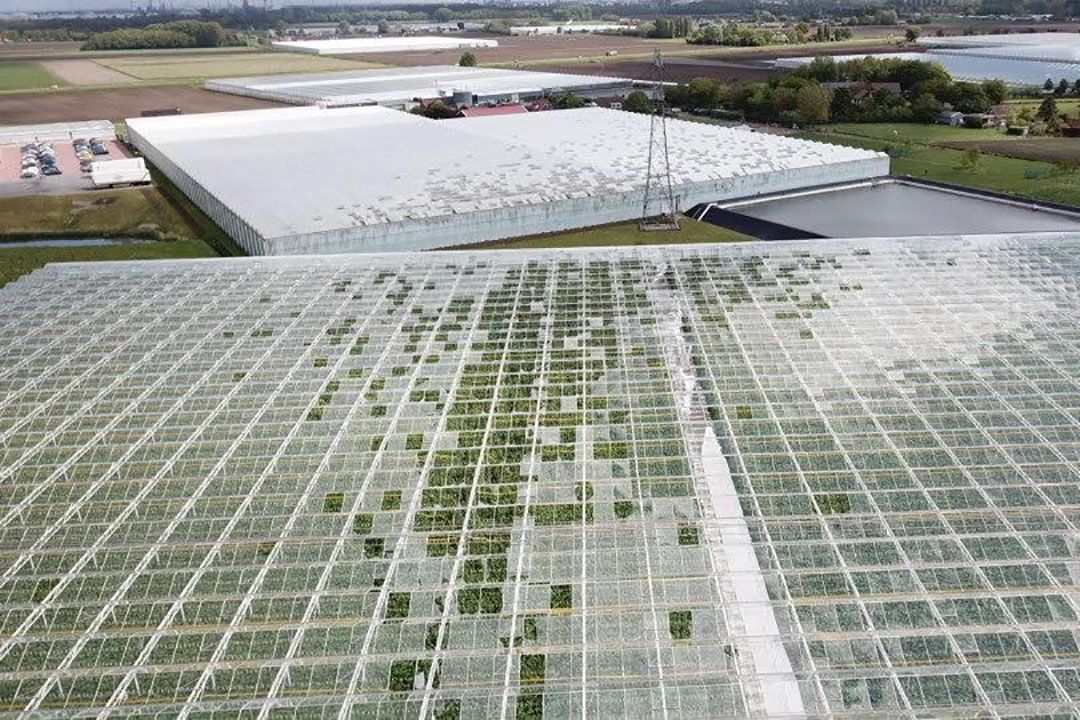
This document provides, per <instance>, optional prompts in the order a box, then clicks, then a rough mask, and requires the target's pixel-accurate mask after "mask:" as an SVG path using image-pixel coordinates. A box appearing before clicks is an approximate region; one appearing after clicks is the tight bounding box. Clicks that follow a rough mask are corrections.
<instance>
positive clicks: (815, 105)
mask: <svg viewBox="0 0 1080 720" xmlns="http://www.w3.org/2000/svg"><path fill="white" fill-rule="evenodd" d="M831 103H832V95H831V94H830V93H829V89H828V88H826V87H823V86H821V85H819V84H817V83H813V84H810V85H804V86H803V87H801V88H800V89H799V92H798V94H797V95H796V96H795V109H796V110H797V111H798V112H799V116H800V117H801V118H802V121H803V122H804V123H808V124H811V125H812V124H815V123H823V122H827V121H828V119H829V105H830V104H831Z"/></svg>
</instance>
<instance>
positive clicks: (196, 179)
mask: <svg viewBox="0 0 1080 720" xmlns="http://www.w3.org/2000/svg"><path fill="white" fill-rule="evenodd" d="M649 125H650V118H649V117H648V116H646V115H637V114H633V113H628V112H621V111H617V110H605V109H601V108H584V109H580V110H564V111H555V112H540V113H527V114H520V115H504V116H498V117H484V118H468V119H458V120H442V121H436V120H428V119H425V118H423V117H419V116H416V115H411V114H408V113H403V112H398V111H395V110H389V109H386V108H382V107H349V108H336V109H326V108H320V107H317V106H314V107H295V108H282V109H273V110H252V111H245V112H234V113H212V114H203V115H189V116H176V117H158V118H133V119H131V120H128V132H129V138H130V140H131V142H133V143H134V145H135V147H136V148H138V149H139V151H141V152H142V153H143V154H144V155H145V156H146V158H147V159H148V160H150V161H151V162H152V163H153V164H155V165H156V166H157V167H158V168H160V169H161V170H162V171H163V172H164V173H165V174H166V175H167V176H168V177H169V178H171V179H172V180H173V182H175V183H176V184H177V185H178V186H179V187H180V188H181V189H182V190H183V191H184V192H185V193H186V194H187V195H188V196H189V197H190V198H191V199H192V201H194V202H195V203H196V204H197V205H198V206H199V207H200V208H202V209H203V210H204V211H205V212H206V213H207V214H208V215H209V216H210V217H211V218H213V219H214V220H215V221H216V222H217V223H218V224H219V225H220V226H221V227H222V228H223V229H224V230H225V232H227V233H228V234H229V236H230V237H232V238H234V239H235V240H236V241H237V242H238V243H239V244H240V245H241V246H242V247H244V248H245V249H246V250H247V251H248V252H250V253H252V254H255V255H294V254H304V253H341V252H379V251H388V250H421V249H428V248H436V247H446V246H453V245H458V244H464V243H474V242H481V241H487V240H497V239H502V238H508V237H519V236H526V235H534V234H538V233H546V232H554V231H560V230H569V229H574V228H581V227H588V226H592V225H599V224H603V223H610V222H617V221H624V220H629V219H633V218H635V217H637V216H638V215H639V214H640V212H641V206H642V198H643V191H644V186H645V180H646V175H647V166H648V160H647V148H648V141H649ZM668 135H669V145H670V157H671V170H672V180H673V185H674V188H675V193H676V195H677V200H678V203H679V206H680V207H682V208H689V207H691V206H693V205H696V204H698V203H701V202H707V201H718V200H724V199H731V198H738V197H748V196H753V195H758V194H762V193H770V192H777V191H782V190H791V189H796V188H801V187H807V186H811V185H820V184H824V183H833V182H843V181H851V180H856V179H863V178H869V177H876V176H880V175H885V174H887V173H888V171H889V160H888V157H887V156H886V155H884V154H883V153H879V152H872V151H868V150H862V149H858V148H851V147H843V146H838V145H829V144H825V143H817V142H810V141H806V140H798V139H794V138H789V137H781V136H777V135H769V134H762V133H756V132H752V131H749V130H745V129H736V128H725V127H719V126H716V125H708V124H701V123H690V122H683V121H671V122H670V124H669V126H668Z"/></svg>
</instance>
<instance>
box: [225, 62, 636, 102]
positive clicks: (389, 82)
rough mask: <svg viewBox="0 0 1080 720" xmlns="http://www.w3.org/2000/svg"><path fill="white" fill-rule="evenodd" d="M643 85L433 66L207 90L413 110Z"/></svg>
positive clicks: (242, 82) (612, 93) (278, 78)
mask: <svg viewBox="0 0 1080 720" xmlns="http://www.w3.org/2000/svg"><path fill="white" fill-rule="evenodd" d="M638 84H639V83H636V82H635V81H634V80H630V79H627V78H617V77H614V78H613V77H597V76H592V75H570V74H567V73H545V72H529V71H524V70H506V69H501V68H480V67H460V66H457V65H431V66H426V67H394V68H379V69H375V70H347V71H344V72H329V73H316V74H311V75H265V76H261V77H241V78H227V79H222V80H210V81H208V82H207V83H206V85H205V87H206V89H207V90H215V91H217V92H223V93H229V94H232V95H244V96H246V97H253V98H259V99H262V100H272V101H275V102H281V103H288V104H291V105H325V106H327V107H335V106H337V107H340V106H345V105H385V106H387V107H397V108H401V107H410V106H412V105H413V104H415V103H416V102H417V101H420V100H434V99H437V98H444V99H446V100H448V101H453V102H455V103H456V104H458V105H478V104H486V103H502V102H527V101H529V100H534V99H537V98H541V97H545V96H548V95H555V94H560V93H564V92H573V93H574V94H575V95H579V96H581V97H584V98H601V97H623V96H625V95H626V94H628V93H629V92H630V91H632V90H633V89H634V88H635V87H636V86H638Z"/></svg>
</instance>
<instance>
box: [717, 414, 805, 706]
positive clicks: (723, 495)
mask: <svg viewBox="0 0 1080 720" xmlns="http://www.w3.org/2000/svg"><path fill="white" fill-rule="evenodd" d="M701 463H702V466H703V468H704V470H705V481H706V483H707V485H708V488H709V499H710V500H711V501H712V507H713V511H714V512H715V513H716V518H717V519H718V520H719V523H718V526H719V533H720V543H719V544H718V546H717V545H716V544H711V545H712V552H714V553H719V554H721V555H722V556H723V557H722V559H720V562H718V563H717V566H718V567H724V568H727V569H728V574H729V577H728V578H727V581H728V584H729V586H730V587H732V588H733V589H734V591H735V608H734V611H735V612H737V613H738V615H739V617H740V618H741V619H742V622H743V625H744V627H745V630H746V639H747V640H748V641H749V642H748V644H749V646H750V652H751V655H752V656H753V668H754V672H755V674H756V675H757V680H758V683H759V685H760V687H761V692H762V696H763V702H764V710H765V714H766V716H768V717H779V718H805V717H806V708H805V707H804V706H803V702H802V695H801V694H800V692H799V683H798V681H797V680H796V678H795V672H794V671H793V669H792V667H791V661H790V660H789V659H788V655H787V650H786V649H785V648H784V640H783V637H782V636H781V634H780V627H779V625H778V624H777V622H776V615H775V614H774V613H773V607H772V603H771V602H770V601H769V593H768V590H767V588H766V587H765V578H764V576H763V575H762V574H761V567H760V566H759V565H758V561H757V555H755V554H754V546H753V543H752V541H751V538H750V528H749V527H748V526H747V524H746V519H745V518H744V517H743V512H742V506H741V505H740V504H739V496H738V493H737V492H736V491H735V484H734V483H733V482H732V480H731V470H730V469H729V468H728V464H727V461H726V460H725V459H724V453H723V450H722V449H721V448H720V443H719V442H718V441H717V439H716V433H715V432H713V429H712V427H711V426H709V427H707V428H706V429H705V437H704V439H703V440H702V443H701Z"/></svg>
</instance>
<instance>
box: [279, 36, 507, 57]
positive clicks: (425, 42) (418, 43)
mask: <svg viewBox="0 0 1080 720" xmlns="http://www.w3.org/2000/svg"><path fill="white" fill-rule="evenodd" d="M271 45H272V46H273V48H274V49H275V50H282V51H286V52H298V53H309V54H312V55H350V54H359V53H384V52H410V51H417V50H455V49H458V48H462V49H466V48H491V47H498V45H499V41H498V40H481V39H478V38H470V37H460V36H452V35H406V36H403V37H358V38H335V39H332V40H275V41H274V42H272V43H271Z"/></svg>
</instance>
